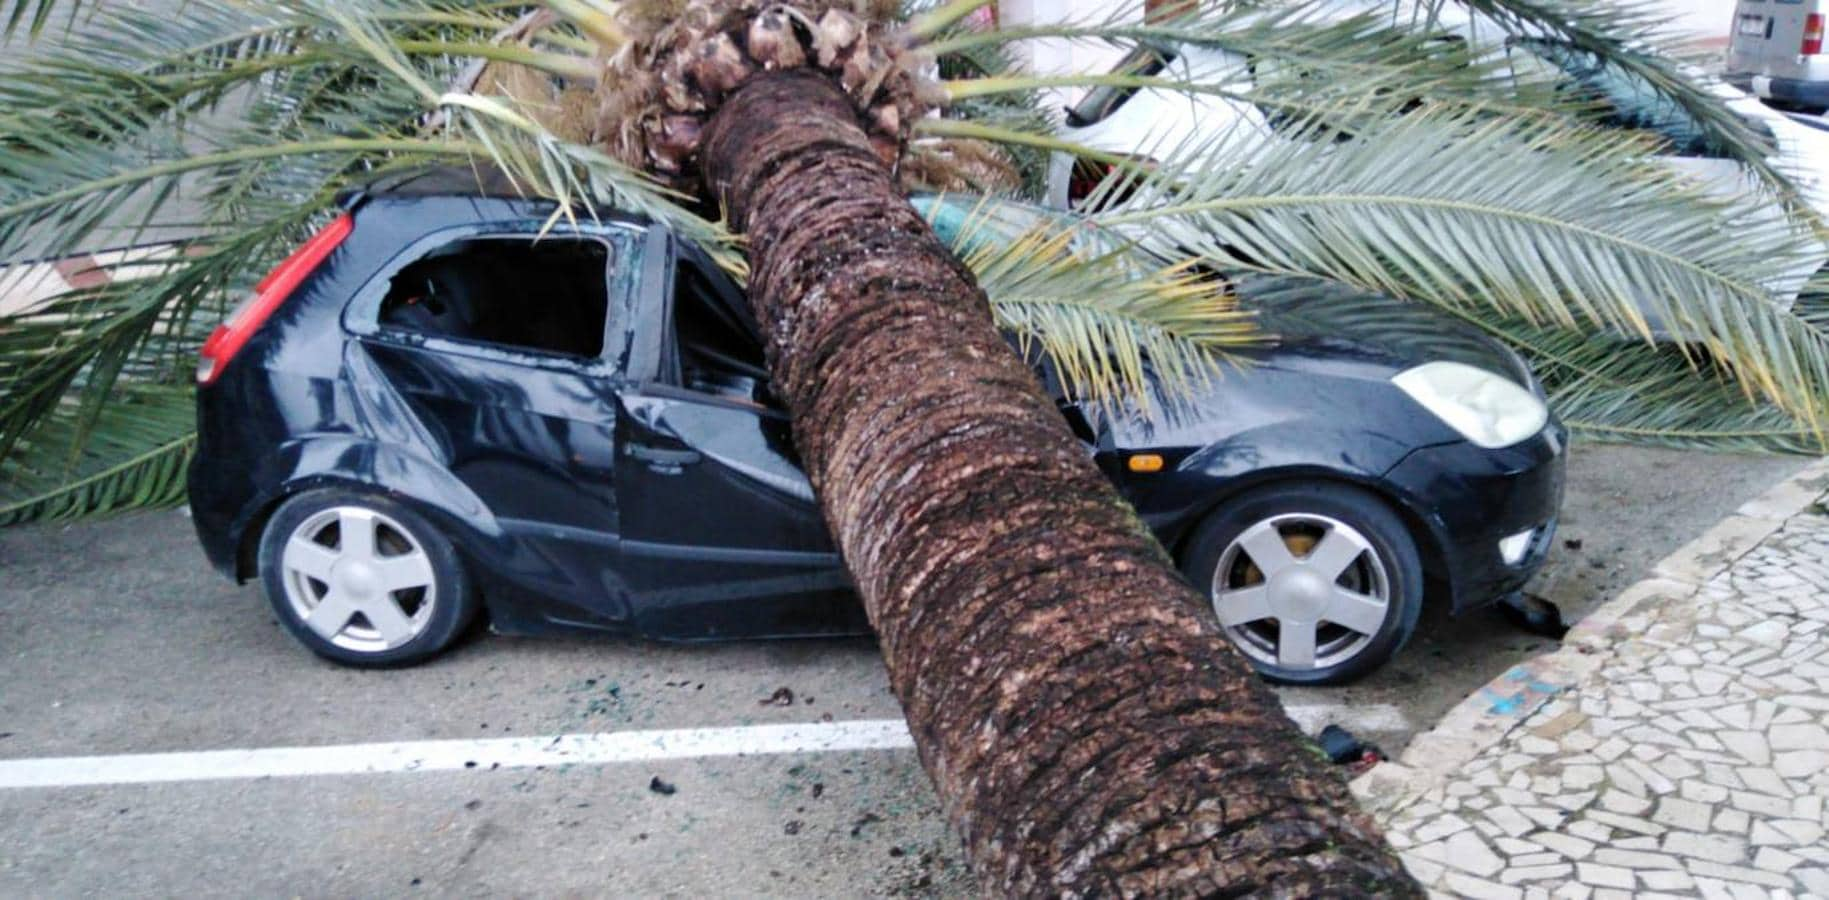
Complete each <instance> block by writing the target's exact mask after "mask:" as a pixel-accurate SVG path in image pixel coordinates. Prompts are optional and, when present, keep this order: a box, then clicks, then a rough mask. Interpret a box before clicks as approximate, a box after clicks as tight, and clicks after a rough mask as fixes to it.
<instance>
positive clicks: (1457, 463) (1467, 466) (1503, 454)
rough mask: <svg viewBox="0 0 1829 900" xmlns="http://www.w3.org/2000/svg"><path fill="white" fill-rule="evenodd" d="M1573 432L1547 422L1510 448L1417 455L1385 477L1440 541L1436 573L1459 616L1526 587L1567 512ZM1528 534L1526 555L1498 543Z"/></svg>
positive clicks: (1445, 449) (1452, 447) (1462, 447)
mask: <svg viewBox="0 0 1829 900" xmlns="http://www.w3.org/2000/svg"><path fill="white" fill-rule="evenodd" d="M1567 466H1568V430H1567V429H1566V428H1564V427H1563V426H1562V423H1561V422H1558V421H1556V420H1555V419H1553V418H1552V419H1551V420H1550V423H1549V425H1547V426H1545V428H1544V429H1543V430H1542V431H1540V432H1538V433H1537V435H1536V436H1535V437H1532V438H1529V439H1527V440H1525V441H1522V442H1520V443H1517V444H1513V445H1512V446H1510V447H1504V448H1501V449H1498V450H1486V449H1482V448H1480V447H1476V446H1474V445H1472V444H1469V443H1464V442H1463V443H1455V444H1442V445H1437V446H1433V447H1423V448H1420V449H1417V450H1414V451H1412V452H1411V453H1410V454H1409V455H1407V456H1405V457H1404V458H1403V459H1402V460H1401V461H1399V462H1398V463H1397V465H1395V466H1393V467H1392V468H1391V470H1390V471H1389V472H1387V473H1386V474H1385V478H1386V480H1387V481H1388V482H1390V483H1391V484H1392V485H1393V486H1395V487H1396V489H1397V490H1399V491H1400V492H1402V493H1403V494H1404V495H1405V499H1406V501H1407V502H1408V504H1409V505H1410V508H1411V510H1412V511H1413V512H1414V513H1416V515H1417V516H1419V517H1420V518H1422V519H1423V520H1424V521H1425V523H1426V524H1427V526H1428V529H1429V531H1430V533H1431V535H1432V536H1433V537H1434V539H1435V544H1436V547H1435V550H1436V551H1437V552H1436V553H1435V554H1433V555H1434V557H1435V560H1436V562H1437V563H1438V565H1436V566H1435V567H1433V571H1432V572H1431V574H1432V575H1435V576H1438V577H1439V578H1440V579H1441V580H1442V581H1444V582H1445V583H1446V585H1447V587H1448V589H1449V590H1450V591H1451V596H1452V598H1453V600H1452V605H1453V609H1454V611H1455V612H1463V611H1466V610H1469V609H1473V608H1476V607H1480V606H1484V605H1486V604H1488V603H1491V602H1492V601H1494V600H1497V599H1498V598H1500V597H1502V596H1504V595H1505V594H1507V593H1510V592H1511V591H1515V590H1517V589H1518V588H1520V587H1522V586H1523V585H1524V583H1525V582H1526V581H1529V580H1530V577H1531V575H1533V574H1535V573H1536V571H1537V569H1538V567H1539V566H1541V565H1542V564H1543V560H1544V557H1545V556H1547V555H1548V554H1549V549H1550V543H1551V541H1552V539H1553V538H1554V537H1555V533H1556V519H1557V515H1558V513H1559V511H1560V510H1561V508H1562V489H1563V482H1564V479H1565V474H1566V469H1567ZM1527 531H1528V532H1530V538H1529V540H1528V544H1527V545H1526V547H1525V549H1524V552H1523V554H1522V557H1521V558H1519V557H1516V556H1514V559H1513V560H1511V561H1508V560H1507V559H1506V558H1505V553H1504V552H1503V551H1502V550H1501V549H1500V544H1501V542H1502V541H1504V540H1505V539H1506V538H1508V537H1513V536H1515V535H1518V534H1521V533H1524V532H1527Z"/></svg>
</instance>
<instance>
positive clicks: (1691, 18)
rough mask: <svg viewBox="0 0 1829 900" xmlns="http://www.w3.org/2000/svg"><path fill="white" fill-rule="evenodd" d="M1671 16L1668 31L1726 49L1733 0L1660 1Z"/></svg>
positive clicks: (1731, 20)
mask: <svg viewBox="0 0 1829 900" xmlns="http://www.w3.org/2000/svg"><path fill="white" fill-rule="evenodd" d="M1660 5H1662V6H1663V7H1664V8H1665V10H1666V11H1667V12H1669V13H1670V16H1671V28H1672V29H1673V30H1677V31H1682V32H1684V33H1686V34H1688V35H1691V36H1693V37H1694V38H1695V39H1696V41H1697V42H1698V43H1702V44H1707V45H1709V46H1721V47H1725V46H1727V36H1728V32H1729V29H1730V28H1732V26H1733V20H1734V2H1733V0H1662V3H1661V4H1660Z"/></svg>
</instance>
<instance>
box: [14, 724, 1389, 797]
mask: <svg viewBox="0 0 1829 900" xmlns="http://www.w3.org/2000/svg"><path fill="white" fill-rule="evenodd" d="M1287 711H1288V712H1289V714H1290V717H1291V718H1293V719H1295V720H1296V722H1297V724H1300V725H1301V726H1302V728H1303V730H1305V731H1315V730H1318V728H1319V726H1320V725H1321V724H1325V723H1328V722H1333V723H1337V724H1342V725H1344V726H1345V727H1348V728H1353V729H1357V730H1365V731H1395V730H1400V729H1401V728H1403V727H1404V717H1403V714H1402V713H1401V712H1399V711H1398V710H1397V709H1396V708H1395V707H1391V706H1384V705H1372V706H1365V707H1345V706H1292V707H1289V708H1288V710H1287ZM913 746H914V741H913V740H912V739H911V738H910V737H909V735H908V727H907V726H906V725H905V724H903V722H902V720H900V719H862V720H857V721H851V722H813V723H807V724H803V725H749V726H743V727H735V728H676V729H668V730H656V731H620V732H609V733H602V734H561V735H554V736H548V737H530V738H492V739H489V740H445V741H403V742H397V743H385V744H340V745H332V746H324V747H263V748H258V749H251V750H204V751H197V752H184V753H130V754H123V755H119V756H63V757H46V758H41V759H7V760H0V789H4V788H56V787H82V786H90V785H103V784H156V783H161V782H172V781H216V780H224V779H238V778H287V777H301V776H308V775H375V774H385V773H400V772H452V771H462V770H466V769H470V770H482V771H489V770H495V769H516V768H522V769H524V768H532V767H534V766H551V767H558V766H567V765H607V764H611V763H630V762H646V761H651V760H663V759H696V758H703V757H712V756H765V755H776V754H787V753H832V752H839V751H847V750H903V749H908V748H910V747H913Z"/></svg>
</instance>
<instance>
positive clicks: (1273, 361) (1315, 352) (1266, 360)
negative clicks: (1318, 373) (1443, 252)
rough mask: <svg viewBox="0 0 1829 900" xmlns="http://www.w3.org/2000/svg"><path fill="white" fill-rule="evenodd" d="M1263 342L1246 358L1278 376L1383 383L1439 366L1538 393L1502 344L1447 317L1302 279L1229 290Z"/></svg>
mask: <svg viewBox="0 0 1829 900" xmlns="http://www.w3.org/2000/svg"><path fill="white" fill-rule="evenodd" d="M1237 291H1238V295H1239V305H1240V306H1241V307H1243V308H1245V309H1249V310H1252V311H1254V312H1255V313H1256V314H1257V319H1258V327H1259V328H1260V329H1262V330H1263V332H1264V333H1265V334H1266V335H1267V336H1268V337H1269V338H1270V343H1269V344H1268V345H1267V346H1266V347H1265V348H1263V349H1261V350H1255V351H1251V352H1250V353H1248V354H1246V355H1247V356H1248V357H1251V358H1253V359H1254V360H1255V361H1256V362H1258V363H1261V364H1265V365H1271V366H1275V367H1278V368H1285V369H1302V370H1324V371H1326V372H1327V373H1328V374H1332V375H1355V374H1358V375H1363V376H1364V377H1368V378H1389V377H1390V376H1392V375H1395V374H1396V373H1398V372H1401V371H1403V370H1404V369H1408V368H1411V367H1413V366H1417V365H1421V364H1423V363H1426V362H1435V361H1438V360H1445V361H1449V362H1458V363H1465V364H1467V365H1470V366H1476V367H1478V368H1481V369H1485V370H1487V371H1489V372H1492V373H1494V374H1497V375H1503V376H1504V377H1506V378H1509V379H1511V380H1513V381H1516V382H1518V383H1519V384H1521V385H1524V386H1525V387H1528V388H1530V389H1531V390H1533V391H1537V390H1538V386H1537V382H1536V379H1535V378H1534V377H1533V376H1532V374H1531V371H1530V367H1529V366H1527V365H1525V363H1524V361H1523V360H1522V359H1520V358H1519V357H1518V355H1517V354H1516V353H1513V352H1512V351H1511V350H1510V349H1509V348H1507V347H1506V346H1505V345H1503V344H1501V343H1499V342H1498V341H1496V340H1494V339H1492V338H1490V337H1488V336H1486V335H1485V334H1484V333H1482V332H1480V331H1479V330H1477V329H1475V328H1473V327H1471V326H1469V325H1465V324H1463V323H1461V322H1458V321H1456V320H1455V319H1453V318H1451V317H1450V316H1449V315H1448V314H1446V313H1443V312H1441V311H1438V310H1435V309H1433V308H1431V307H1428V306H1424V305H1422V304H1420V303H1413V302H1410V301H1406V300H1398V299H1395V298H1392V297H1387V296H1384V295H1381V294H1374V293H1369V292H1366V291H1360V290H1356V289H1354V288H1350V287H1346V286H1344V285H1338V284H1334V283H1331V282H1323V281H1317V280H1313V279H1307V278H1289V277H1253V278H1248V279H1244V280H1241V281H1240V282H1239V283H1238V287H1237Z"/></svg>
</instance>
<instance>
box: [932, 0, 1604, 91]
mask: <svg viewBox="0 0 1829 900" xmlns="http://www.w3.org/2000/svg"><path fill="white" fill-rule="evenodd" d="M1134 15H1135V11H1134V10H1132V9H1130V8H1128V7H1124V6H1122V5H1119V6H1118V7H1116V8H1115V9H1114V11H1113V12H1111V13H1107V14H1105V15H1102V16H1088V17H1083V18H1082V19H1079V20H1072V19H1069V20H1067V21H1064V22H1059V23H1048V24H1040V25H1028V26H1015V27H1005V28H1000V29H997V30H995V31H989V32H962V33H957V34H951V35H946V36H943V37H940V38H938V39H936V40H934V41H933V42H931V44H930V45H929V48H928V49H930V50H931V52H933V53H935V54H938V55H940V56H941V58H942V59H944V58H945V57H946V56H947V55H952V54H959V53H965V52H970V51H974V50H977V49H980V48H985V47H997V48H1006V47H1011V46H1014V45H1016V44H1017V43H1018V42H1021V41H1026V40H1034V39H1040V38H1046V39H1054V40H1065V41H1069V42H1081V43H1094V44H1101V45H1107V46H1112V47H1117V48H1120V49H1126V50H1129V49H1134V48H1138V47H1196V48H1202V49H1205V50H1208V51H1216V52H1214V53H1210V54H1208V56H1209V58H1208V59H1207V60H1205V61H1204V62H1203V63H1202V69H1201V70H1200V71H1191V72H1189V73H1187V75H1186V76H1185V77H1177V76H1176V75H1175V74H1171V73H1163V74H1159V75H1155V76H1141V77H1139V76H1134V75H1133V76H1125V75H1123V74H1122V73H1104V72H1100V73H1067V74H1055V75H1046V76H1033V77H1028V78H1010V79H1005V80H1004V81H1003V82H1002V83H1001V84H1000V83H989V84H980V83H970V84H967V83H953V84H951V85H949V86H950V87H951V88H952V89H953V90H955V91H958V92H961V93H970V94H974V95H982V94H985V93H988V92H993V91H996V90H1000V89H1010V90H1028V89H1032V88H1035V87H1054V88H1061V87H1092V86H1095V85H1099V84H1107V85H1113V86H1134V87H1154V88H1161V89H1166V90H1174V91H1182V92H1191V93H1209V94H1217V95H1220V96H1225V97H1229V98H1232V99H1235V100H1240V101H1243V102H1250V103H1257V104H1276V105H1278V106H1279V111H1280V112H1282V113H1284V114H1287V115H1298V114H1302V113H1304V112H1305V111H1308V112H1312V111H1313V110H1314V109H1317V108H1327V107H1328V106H1329V105H1330V104H1337V101H1338V100H1339V99H1341V98H1342V97H1346V96H1353V97H1358V98H1361V99H1367V98H1372V97H1379V96H1382V97H1383V98H1385V99H1386V100H1387V101H1388V102H1389V103H1390V104H1391V105H1396V106H1401V105H1405V104H1411V103H1416V102H1423V101H1428V102H1433V103H1436V104H1449V105H1456V106H1468V107H1477V108H1480V109H1484V110H1487V111H1489V112H1499V113H1510V114H1515V115H1540V114H1557V113H1562V112H1572V111H1575V109H1576V108H1577V105H1576V104H1573V103H1571V102H1570V101H1569V100H1568V99H1567V98H1566V97H1564V96H1563V95H1561V94H1559V93H1558V92H1556V91H1554V90H1553V89H1552V86H1551V84H1550V83H1549V82H1547V81H1544V80H1541V79H1537V78H1535V77H1519V76H1518V75H1517V74H1516V73H1513V72H1511V71H1510V70H1509V69H1507V68H1505V67H1503V66H1501V65H1500V59H1499V58H1496V57H1494V56H1493V55H1492V54H1490V53H1488V52H1484V50H1482V49H1481V48H1473V47H1469V46H1467V45H1466V42H1465V41H1462V40H1459V39H1457V38H1455V37H1454V36H1451V35H1448V34H1446V33H1444V32H1441V31H1439V30H1436V29H1434V28H1433V27H1431V26H1430V25H1429V24H1428V23H1416V22H1409V23H1393V22H1391V21H1390V20H1389V16H1379V15H1376V14H1373V13H1371V12H1360V13H1357V14H1343V12H1342V9H1341V7H1340V5H1339V3H1338V0H1307V2H1301V3H1292V4H1285V5H1281V6H1273V5H1265V4H1251V3H1242V4H1215V5H1212V6H1208V7H1204V8H1202V9H1200V10H1198V11H1195V12H1194V13H1192V14H1190V15H1187V16H1182V17H1179V18H1176V19H1172V20H1167V21H1162V22H1139V21H1136V20H1134V19H1133V18H1131V17H1132V16H1134Z"/></svg>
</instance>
